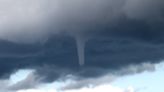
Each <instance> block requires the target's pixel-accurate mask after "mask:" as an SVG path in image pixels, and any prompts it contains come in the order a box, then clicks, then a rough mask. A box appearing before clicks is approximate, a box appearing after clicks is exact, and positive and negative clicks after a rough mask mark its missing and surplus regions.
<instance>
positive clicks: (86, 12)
mask: <svg viewBox="0 0 164 92" xmlns="http://www.w3.org/2000/svg"><path fill="white" fill-rule="evenodd" d="M2 1H3V0H2ZM16 2H18V3H19V2H21V1H19V0H17V1H16ZM30 2H32V1H30ZM30 2H28V4H29V5H30V6H31V4H30ZM37 2H40V1H36V2H35V4H36V5H37V6H39V7H40V8H39V10H36V11H37V12H39V15H42V16H35V15H36V14H35V13H34V14H32V16H35V17H39V18H40V17H41V19H37V20H36V21H35V23H36V24H34V25H32V26H35V27H32V28H30V26H31V25H29V24H30V23H33V22H34V21H28V22H26V21H27V20H28V19H31V17H30V16H29V17H27V18H26V16H25V17H24V15H23V16H22V19H20V20H19V22H18V23H16V25H14V26H11V28H10V29H7V28H8V25H7V24H6V25H5V26H3V25H2V26H1V29H2V31H0V32H1V35H0V37H1V38H2V39H5V40H1V41H0V76H1V77H3V76H6V75H7V74H8V73H11V72H13V71H15V70H16V69H20V68H34V69H37V72H38V74H40V75H42V76H45V77H47V80H48V81H52V80H54V79H56V78H59V77H61V76H65V75H67V74H73V75H76V76H80V77H83V78H86V77H98V76H101V75H103V74H105V73H107V72H109V71H115V70H119V69H121V68H123V67H126V66H128V65H131V64H134V65H135V64H141V63H145V62H149V63H158V62H160V61H161V60H163V59H164V56H163V55H164V37H163V35H164V31H163V30H164V27H163V24H164V21H163V18H164V15H163V14H164V12H163V10H164V7H163V6H164V1H162V0H156V1H154V0H101V1H100V0H96V1H95V0H89V1H88V0H71V1H63V0H62V1H58V2H57V0H55V1H51V0H48V1H43V0H42V2H41V5H40V3H39V4H37ZM45 2H46V3H45ZM54 2H55V3H57V8H54V7H53V5H54V4H55V3H54ZM44 3H45V4H46V5H44ZM21 4H22V5H24V3H21ZM28 4H27V5H28ZM35 4H34V5H32V6H31V8H32V9H33V8H36V7H34V6H35ZM42 4H43V6H42ZM47 4H48V6H47ZM55 5H56V4H55ZM21 7H23V6H21ZM27 7H29V6H27ZM17 8H20V7H17ZM17 8H16V9H14V10H15V12H14V14H15V16H18V15H19V14H21V13H24V11H22V12H19V11H17ZM27 9H28V8H27ZM36 9H38V8H36ZM44 9H45V10H48V12H45V11H42V10H44ZM55 9H56V10H55ZM9 10H10V9H9ZM25 10H26V8H25ZM51 10H52V11H51ZM53 10H55V11H53ZM17 12H19V14H18V13H17ZM40 13H41V14H40ZM17 14H18V15H17ZM25 14H26V13H25ZM28 14H31V12H30V13H28ZM4 15H10V14H8V12H4ZM37 15H38V14H37ZM47 15H48V16H47ZM43 16H44V18H43ZM7 17H9V18H11V20H12V18H15V17H11V16H7ZM35 17H34V19H35ZM45 17H46V18H45ZM16 18H17V17H16ZM17 19H19V18H17ZM24 19H25V20H24ZM26 19H27V20H26ZM42 19H44V20H42ZM11 20H10V19H9V20H8V21H7V22H9V23H10V22H11ZM45 20H46V21H45ZM22 21H23V22H22ZM24 22H25V23H24ZM40 22H41V24H40ZM42 22H44V23H43V24H42ZM20 23H23V24H22V25H19V24H20ZM26 23H27V24H28V23H29V24H28V26H27V27H26ZM38 23H39V24H38ZM2 24H3V23H2ZM11 24H14V23H13V22H11ZM18 25H19V26H18ZM43 25H44V26H43ZM6 26H7V27H6ZM20 26H21V28H19V27H20ZM3 27H5V28H3ZM9 27H10V26H9ZM17 27H18V28H17ZM22 27H23V28H22ZM24 27H25V28H24ZM38 27H39V28H38ZM12 28H14V29H13V31H12V30H11V29H12ZM26 28H28V30H30V31H27V29H26ZM20 29H21V31H20ZM24 29H26V30H25V31H22V30H24ZM34 29H36V30H37V31H36V30H35V31H34ZM40 29H41V30H40ZM10 30H11V31H10ZM38 30H39V31H38ZM63 31H64V32H68V34H71V35H73V36H76V35H81V34H83V32H84V31H85V34H83V36H85V37H86V38H87V37H88V36H89V37H90V39H88V40H87V42H86V47H85V56H86V58H85V61H86V64H85V66H83V67H80V66H79V64H78V56H77V51H76V48H77V47H76V42H75V40H74V38H73V37H70V36H68V35H67V34H64V33H62V32H63ZM59 32H61V33H60V35H56V34H55V33H59ZM51 34H52V35H51ZM49 35H51V36H49ZM47 36H48V37H47ZM38 39H39V40H41V42H36V41H34V40H38ZM43 39H44V41H42V40H43ZM6 40H8V41H6ZM26 41H27V42H31V41H32V42H36V43H32V44H27V43H26ZM15 42H18V43H15ZM21 42H23V43H21ZM143 70H144V69H143ZM120 74H121V73H120Z"/></svg>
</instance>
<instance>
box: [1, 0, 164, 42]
mask: <svg viewBox="0 0 164 92" xmlns="http://www.w3.org/2000/svg"><path fill="white" fill-rule="evenodd" d="M0 4H1V5H0V11H1V12H0V20H1V22H0V30H1V31H0V38H2V39H8V40H14V41H21V40H22V41H24V40H26V41H34V40H43V39H41V38H46V36H48V35H50V34H52V33H58V32H61V31H66V32H68V33H69V34H73V35H77V34H82V33H83V32H84V31H90V30H93V28H92V26H102V25H104V24H105V25H108V26H111V25H113V23H115V21H116V20H118V19H119V17H121V16H127V17H128V18H134V19H146V18H149V19H150V18H153V19H154V18H160V19H161V18H162V19H163V16H162V15H163V13H162V12H161V11H163V4H164V2H163V1H162V0H156V1H154V0H101V1H100V0H69V1H66V0H23V1H22V0H15V1H12V0H0ZM50 29H51V30H50ZM93 34H94V33H93ZM20 39H21V40H20Z"/></svg>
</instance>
